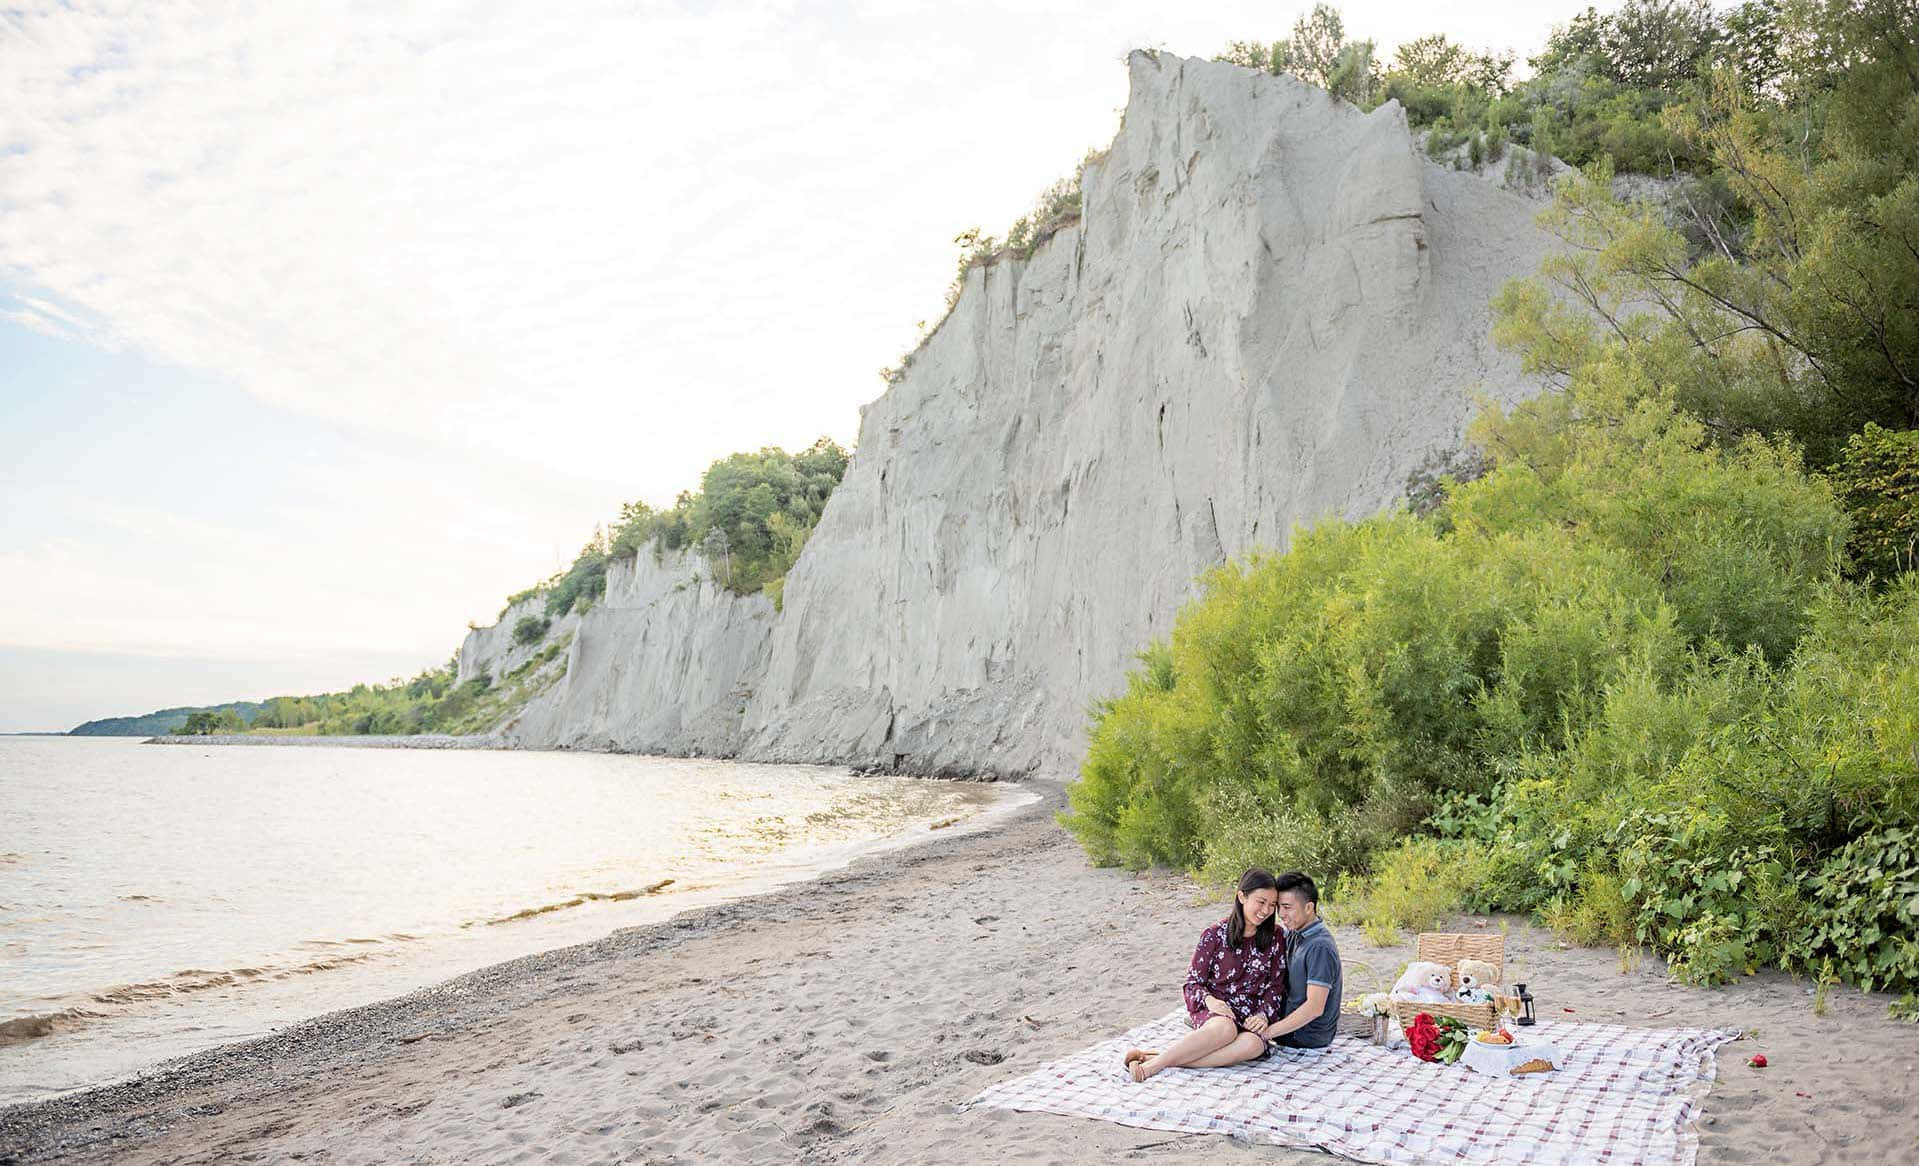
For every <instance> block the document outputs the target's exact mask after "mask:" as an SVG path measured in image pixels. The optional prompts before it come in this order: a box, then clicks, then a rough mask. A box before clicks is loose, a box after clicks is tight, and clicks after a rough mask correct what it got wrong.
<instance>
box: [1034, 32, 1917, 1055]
mask: <svg viewBox="0 0 1919 1166" xmlns="http://www.w3.org/2000/svg"><path fill="white" fill-rule="evenodd" d="M1915 12H1916V10H1915V7H1914V5H1913V4H1911V3H1910V2H1909V0H1906V2H1901V0H1860V2H1856V3H1847V2H1837V0H1831V2H1808V3H1797V4H1788V5H1785V6H1783V8H1782V9H1781V10H1780V20H1781V21H1782V22H1783V31H1784V33H1785V36H1784V39H1783V43H1784V44H1786V45H1788V46H1792V50H1791V52H1790V53H1787V52H1786V51H1785V50H1783V49H1782V50H1781V51H1782V57H1781V68H1780V72H1779V73H1778V74H1777V75H1776V76H1774V77H1773V78H1772V79H1771V80H1770V81H1769V83H1768V87H1767V88H1765V89H1763V90H1761V91H1757V92H1755V90H1754V89H1753V88H1752V87H1751V86H1750V85H1747V84H1745V83H1743V82H1742V80H1741V78H1740V77H1739V76H1738V75H1737V73H1736V71H1733V67H1732V66H1729V65H1720V66H1718V67H1716V68H1715V69H1714V70H1713V71H1711V72H1710V73H1709V74H1708V75H1707V76H1706V77H1705V79H1704V81H1703V82H1702V84H1700V85H1699V86H1698V87H1697V88H1696V89H1695V90H1694V91H1693V93H1692V94H1691V96H1689V97H1688V98H1687V99H1686V100H1685V101H1684V103H1683V104H1680V105H1677V106H1675V107H1673V108H1670V109H1668V110H1667V111H1666V114H1665V116H1664V118H1663V119H1662V124H1663V125H1664V126H1666V127H1667V128H1668V129H1669V130H1670V132H1672V133H1674V134H1676V135H1678V136H1679V137H1680V138H1681V139H1682V140H1683V141H1684V142H1685V143H1686V145H1687V148H1688V149H1689V150H1692V151H1693V152H1694V154H1695V156H1696V157H1697V158H1699V159H1701V160H1702V165H1703V166H1705V167H1709V170H1708V171H1707V173H1706V179H1707V181H1709V182H1711V183H1712V184H1714V186H1715V187H1716V188H1717V189H1719V190H1721V191H1723V192H1724V195H1725V199H1726V201H1725V203H1724V205H1723V207H1722V208H1721V209H1720V210H1719V211H1718V212H1715V213H1713V214H1711V215H1702V216H1701V217H1700V218H1698V219H1695V220H1693V222H1692V225H1694V226H1699V227H1702V228H1704V229H1703V230H1701V231H1700V232H1699V233H1697V234H1688V233H1687V232H1686V231H1684V230H1682V229H1681V228H1680V227H1677V226H1675V225H1674V224H1672V223H1671V222H1669V221H1667V220H1665V219H1664V218H1662V217H1661V216H1660V215H1658V214H1657V213H1655V212H1654V211H1653V210H1652V209H1650V208H1647V207H1645V206H1638V207H1634V206H1627V205H1622V204H1620V203H1619V202H1617V201H1616V200H1615V199H1614V198H1613V196H1612V193H1611V184H1610V181H1609V180H1610V177H1611V171H1610V168H1609V167H1608V166H1606V165H1605V164H1604V163H1603V160H1602V162H1601V163H1600V164H1598V165H1596V166H1594V167H1593V168H1592V169H1591V171H1590V172H1589V173H1586V174H1575V175H1572V176H1569V177H1568V178H1566V179H1564V180H1562V181H1561V183H1560V184H1559V186H1558V189H1557V193H1556V197H1555V200H1554V202H1553V205H1552V206H1551V207H1550V208H1549V209H1548V210H1547V211H1546V212H1545V214H1544V216H1543V221H1544V223H1545V225H1547V226H1548V227H1549V228H1550V229H1552V230H1553V231H1555V232H1556V233H1558V234H1559V235H1560V237H1561V238H1563V239H1565V240H1566V242H1567V243H1568V245H1569V247H1568V250H1567V251H1566V252H1565V253H1563V254H1561V255H1557V256H1555V257H1553V258H1552V259H1550V260H1548V261H1547V263H1546V264H1545V265H1544V267H1543V269H1542V272H1541V275H1540V277H1539V278H1535V279H1524V280H1518V281H1515V282H1514V283H1512V284H1511V285H1509V286H1508V288H1507V289H1506V291H1505V292H1504V293H1502V294H1501V296H1500V297H1499V298H1498V300H1497V302H1496V305H1495V306H1496V310H1497V318H1498V323H1497V331H1496V335H1497V337H1498V338H1499V339H1500V341H1501V342H1502V343H1503V344H1504V345H1505V346H1507V347H1508V348H1509V349H1511V350H1512V351H1514V352H1516V353H1518V354H1519V355H1520V357H1521V358H1522V360H1523V361H1524V363H1525V366H1526V367H1527V368H1528V370H1530V371H1533V372H1536V373H1539V374H1542V375H1545V376H1547V377H1549V379H1550V380H1551V381H1552V383H1553V385H1554V389H1553V390H1552V391H1550V392H1548V393H1546V394H1544V395H1542V396H1539V397H1536V398H1533V399H1532V400H1529V401H1527V402H1525V403H1523V404H1519V405H1516V406H1513V407H1509V408H1498V407H1494V408H1489V409H1488V410H1487V411H1486V412H1485V413H1484V414H1483V415H1482V416H1481V418H1480V419H1479V421H1478V422H1477V423H1476V425H1475V427H1474V430H1473V433H1472V436H1473V439H1474V443H1475V445H1476V447H1477V450H1478V451H1479V453H1480V455H1481V457H1480V459H1479V464H1480V465H1482V466H1483V467H1485V468H1484V471H1483V476H1480V477H1478V478H1477V480H1471V481H1461V480H1458V479H1457V478H1449V479H1446V480H1445V481H1444V482H1443V484H1442V490H1441V495H1442V496H1441V498H1440V499H1439V500H1438V501H1437V504H1436V505H1435V506H1433V507H1432V508H1431V509H1430V511H1428V512H1426V513H1423V514H1415V513H1413V512H1412V511H1410V510H1406V509H1402V510H1399V511H1396V512H1394V513H1390V514H1387V515H1383V516H1379V517H1375V518H1369V519H1365V520H1362V521H1357V522H1329V523H1324V524H1321V525H1319V526H1318V527H1317V528H1315V529H1314V530H1312V531H1310V532H1304V533H1300V534H1298V535H1297V536H1296V537H1295V540H1294V542H1293V544H1292V546H1291V548H1290V549H1289V550H1288V551H1286V552H1285V553H1282V554H1270V555H1255V556H1252V557H1250V558H1248V559H1246V560H1245V561H1242V562H1239V563H1235V564H1231V565H1228V566H1225V567H1222V568H1220V569H1219V570H1217V571H1215V572H1214V573H1213V574H1212V575H1211V576H1210V577H1209V578H1208V580H1207V582H1206V587H1205V592H1204V595H1203V596H1202V598H1200V599H1199V600H1198V601H1196V602H1195V603H1193V604H1192V605H1191V606H1189V607H1188V608H1187V609H1186V610H1185V611H1184V612H1183V613H1182V614H1181V615H1180V617H1179V619H1178V621H1177V623H1176V625H1175V626H1174V628H1173V629H1172V632H1171V634H1170V636H1169V637H1167V638H1165V639H1162V640H1159V641H1157V642H1155V643H1153V644H1152V645H1151V646H1150V647H1148V648H1147V649H1146V650H1145V651H1144V652H1143V653H1142V655H1141V657H1140V666H1139V667H1138V668H1136V669H1135V670H1134V671H1133V672H1132V673H1131V675H1130V676H1129V678H1128V681H1127V687H1126V690H1125V692H1124V693H1123V694H1122V695H1119V696H1118V697H1116V698H1114V699H1112V700H1110V701H1108V702H1106V703H1105V704H1103V705H1102V706H1101V707H1100V708H1099V710H1098V712H1097V714H1096V718H1095V728H1094V730H1093V735H1092V742H1091V747H1090V750H1089V753H1088V756H1087V759H1086V762H1085V765H1084V767H1083V770H1082V773H1081V776H1080V778H1079V780H1078V781H1077V782H1076V783H1074V784H1073V785H1072V786H1071V787H1070V791H1069V792H1070V796H1071V805H1072V808H1071V810H1070V811H1069V812H1068V813H1067V814H1065V815H1063V821H1064V823H1065V825H1067V826H1068V827H1069V828H1070V829H1071V830H1072V831H1073V832H1074V833H1075V834H1076V835H1077V836H1078V837H1079V838H1080V840H1081V841H1082V842H1083V843H1084V845H1085V846H1086V848H1087V850H1088V852H1089V853H1090V854H1091V855H1093V856H1094V857H1095V858H1096V859H1098V860H1100V861H1104V862H1117V863H1124V864H1126V865H1129V866H1135V867H1137V866H1144V865H1148V864H1153V863H1166V864H1172V865H1177V866H1182V867H1187V868H1190V869H1195V870H1202V871H1205V872H1207V874H1208V877H1209V878H1211V879H1214V880H1217V879H1219V878H1221V877H1224V876H1230V875H1236V874H1237V873H1238V872H1239V870H1240V869H1241V868H1242V867H1244V866H1246V865H1249V864H1253V863H1259V864H1262V865H1270V866H1274V867H1290V866H1299V867H1303V868H1306V869H1309V870H1313V871H1315V872H1319V873H1324V874H1326V875H1327V876H1329V878H1328V881H1329V882H1332V883H1333V884H1335V897H1336V899H1339V900H1343V905H1344V907H1345V909H1346V910H1348V911H1349V912H1352V913H1353V914H1354V915H1357V916H1358V917H1360V918H1362V919H1364V920H1365V921H1366V922H1367V923H1368V924H1369V926H1370V927H1371V928H1372V929H1374V930H1376V931H1379V932H1382V933H1386V932H1393V931H1395V930H1396V929H1397V928H1398V927H1400V926H1407V927H1414V928H1424V927H1430V926H1432V925H1433V923H1434V922H1436V921H1437V919H1438V918H1439V917H1441V916H1443V915H1445V914H1447V913H1449V912H1451V911H1453V910H1456V909H1458V908H1460V907H1462V906H1465V907H1470V908H1472V909H1480V910H1512V911H1524V912H1535V913H1538V914H1539V915H1541V916H1542V917H1543V918H1544V919H1545V920H1546V921H1547V922H1549V923H1551V924H1553V925H1554V926H1555V927H1557V928H1559V929H1560V930H1561V931H1562V933H1563V934H1565V935H1566V936H1568V937H1569V938H1572V939H1574V940H1577V941H1579V942H1584V943H1594V942H1604V943H1611V944H1617V945H1619V947H1620V949H1621V952H1622V959H1630V958H1633V953H1635V952H1637V951H1638V950H1640V949H1641V948H1642V947H1643V948H1649V949H1651V950H1653V951H1656V952H1658V953H1659V954H1661V955H1663V956H1665V957H1667V958H1668V960H1669V961H1670V966H1671V968H1672V970H1673V971H1674V973H1675V974H1677V975H1679V976H1681V977H1683V978H1686V979H1690V980H1694V981H1699V982H1716V981H1723V980H1726V979H1728V978H1731V977H1735V976H1739V975H1743V974H1747V973H1750V972H1752V971H1753V970H1754V969H1757V968H1760V967H1766V966H1777V967H1784V968H1786V969H1789V970H1791V971H1794V972H1796V973H1800V974H1805V975H1808V976H1810V977H1812V978H1814V979H1815V980H1816V981H1818V982H1819V983H1821V984H1828V983H1839V982H1843V983H1849V984H1855V985H1858V986H1859V987H1861V988H1865V989H1868V990H1871V989H1875V988H1876V989H1885V990H1890V991H1894V992H1902V993H1905V995H1904V996H1902V997H1901V998H1900V999H1899V1000H1898V1002H1897V1003H1896V1004H1895V1005H1894V1011H1895V1012H1896V1013H1898V1014H1900V1015H1903V1016H1905V1017H1907V1018H1910V1019H1919V943H1915V942H1914V940H1913V938H1912V937H1913V936H1914V935H1915V934H1919V895H1915V893H1914V892H1915V890H1916V889H1919V712H1915V710H1919V573H1915V571H1914V566H1915V562H1914V558H1915V541H1914V540H1915V533H1916V532H1919V441H1915V440H1914V437H1915V432H1914V431H1915V429H1919V43H1915V38H1916V37H1919V20H1916V19H1914V17H1915ZM1382 938H1383V936H1382Z"/></svg>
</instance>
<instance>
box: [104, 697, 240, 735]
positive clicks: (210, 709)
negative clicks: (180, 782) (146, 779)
mask: <svg viewBox="0 0 1919 1166" xmlns="http://www.w3.org/2000/svg"><path fill="white" fill-rule="evenodd" d="M260 707H261V706H260V704H259V702H257V701H251V700H236V701H231V702H229V703H227V704H216V705H192V706H188V707H185V708H177V709H161V710H159V711H158V712H151V713H148V714H146V715H145V716H140V717H102V718H101V719H99V720H97V721H88V722H87V723H86V724H84V725H75V726H74V727H73V728H71V729H68V730H67V736H69V737H158V736H164V735H166V734H169V733H173V732H176V731H177V730H179V729H182V728H184V727H185V726H186V723H187V720H188V718H190V717H192V716H193V715H194V714H195V713H206V714H211V715H214V716H218V715H220V714H222V713H225V714H227V715H228V716H230V717H231V718H232V722H233V723H237V724H238V725H239V726H240V727H241V728H242V729H244V728H245V727H246V726H247V725H248V724H249V723H251V722H252V720H253V717H254V714H256V713H258V712H259V711H260Z"/></svg>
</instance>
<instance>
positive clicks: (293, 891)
mask: <svg viewBox="0 0 1919 1166" xmlns="http://www.w3.org/2000/svg"><path fill="white" fill-rule="evenodd" d="M1024 797H1025V795H1023V794H1020V793H1019V792H1018V791H1016V790H1012V789H1006V788H1004V787H995V786H973V785H959V784H953V783H947V782H927V781H916V780H913V779H908V778H886V777H861V776H856V775H854V774H852V773H850V772H849V771H847V770H845V769H836V768H824V767H815V766H793V765H777V766H776V765H753V764H744V763H739V762H725V761H704V760H672V759H662V758H652V757H633V756H614V755H606V754H590V753H529V752H482V751H429V750H395V749H353V748H303V747H292V746H289V747H284V748H273V747H224V748H222V747H216V746H152V745H141V744H139V743H138V742H137V741H132V740H127V739H103V738H91V739H89V738H0V1105H3V1104H7V1103H10V1102H16V1101H25V1100H33V1099H36V1098H41V1097H46V1096H50V1095H52V1094H54V1093H58V1092H62V1091H65V1090H70V1089H74V1088H79V1087H83V1086H86V1085H93V1084H98V1083H101V1082H103V1081H108V1080H113V1079H116V1078H120V1077H125V1076H128V1075H131V1074H132V1073H134V1072H136V1071H138V1070H139V1069H142V1068H144V1067H147V1066H149V1065H152V1064H154V1063H155V1062H157V1061H160V1060H162V1059H165V1058H167V1057H172V1056H178V1055H181V1054H184V1053H188V1052H193V1051H196V1050H199V1049H203V1048H207V1047H210V1046H212V1045H216V1044H221V1043H225V1042H227V1041H232V1040H239V1039H244V1038H246V1037H251V1036H257V1035H260V1034H262V1033H265V1032H268V1031H271V1030H272V1029H273V1028H275V1027H278V1026H281V1025H284V1024H286V1023H288V1022H290V1021H294V1020H298V1019H303V1018H305V1017H309V1016H315V1015H318V1014H320V1013H323V1012H329V1011H332V1010H334V1009H337V1008H343V1007H348V1006H351V1005H355V1004H363V1003H368V1002H370V1001H373V1000H378V999H384V998H386V997H389V996H393V995H397V994H400V993H403V992H407V991H411V990H412V989H414V988H418V987H421V986H423V985H426V984H429V983H433V982H435V981H437V980H441V979H445V978H446V977H448V976H451V975H455V974H457V973H459V972H462V971H467V970H471V969H473V968H477V967H482V966H485V965H486V964H489V963H494V962H497V961H499V960H503V959H509V958H512V957H514V956H519V955H524V954H527V953H529V952H534V951H542V950H545V949H547V948H551V947H557V946H561V945H564V944H569V943H578V942H583V941H585V940H589V939H594V938H597V937H599V936H602V935H605V934H606V933H608V932H609V931H612V930H614V929H615V928H619V927H626V926H632V925H634V924H640V923H647V922H653V921H656V920H659V919H663V918H666V917H667V916H669V915H672V914H675V913H677V912H679V911H682V910H685V909H687V908H689V907H693V906H700V905H704V904H706V903H711V902H715V901H719V900H722V899H730V898H736V897H739V896H741V895H746V894H752V893H756V892H758V891H762V890H765V889H767V888H769V887H772V886H777V885H780V884H782V883H786V882H791V881H794V880H797V879H803V878H807V877H810V876H812V875H815V874H817V873H819V872H820V871H822V870H827V869H830V868H832V867H835V866H839V865H843V864H844V863H846V862H848V861H850V860H851V859H852V858H854V857H856V856H858V855H860V854H862V853H868V852H870V851H872V850H875V849H879V848H883V847H886V846H893V845H902V844H905V843H908V842H911V841H913V840H915V839H917V838H922V837H924V836H925V835H926V833H927V831H928V830H929V829H931V828H932V827H933V826H934V824H935V823H945V822H948V821H949V820H950V819H954V818H964V817H968V816H971V815H973V814H975V813H977V812H979V811H981V810H984V809H988V808H992V807H995V806H1002V807H1003V806H1006V805H1008V804H1010V802H1012V801H1014V800H1023V799H1024ZM668 880H670V881H668Z"/></svg>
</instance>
